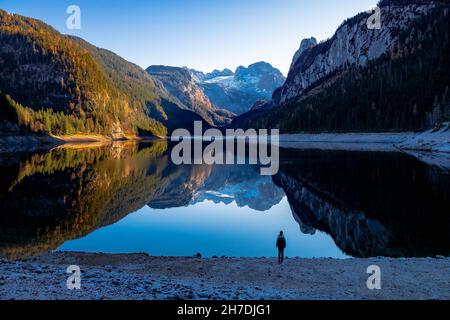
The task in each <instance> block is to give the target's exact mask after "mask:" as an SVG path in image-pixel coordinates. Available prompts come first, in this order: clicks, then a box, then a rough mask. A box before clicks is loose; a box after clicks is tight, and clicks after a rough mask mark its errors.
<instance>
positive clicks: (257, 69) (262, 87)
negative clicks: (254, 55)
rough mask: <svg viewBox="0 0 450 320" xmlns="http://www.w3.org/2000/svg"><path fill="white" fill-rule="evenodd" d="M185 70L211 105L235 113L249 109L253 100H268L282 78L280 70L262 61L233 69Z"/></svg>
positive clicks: (280, 83)
mask: <svg viewBox="0 0 450 320" xmlns="http://www.w3.org/2000/svg"><path fill="white" fill-rule="evenodd" d="M189 71H190V73H191V75H192V77H193V78H194V79H196V81H197V82H198V84H199V86H200V87H202V88H203V90H204V92H205V94H206V96H208V98H209V99H210V100H211V102H212V103H213V105H215V106H216V107H217V108H222V109H226V110H229V111H231V112H233V113H235V114H237V115H240V114H242V113H245V112H247V111H249V110H250V109H251V108H252V107H253V105H254V104H255V103H256V102H257V101H261V100H266V101H267V100H270V99H271V98H272V94H273V92H274V91H275V90H276V89H277V88H279V87H281V86H282V85H283V84H284V81H285V77H284V76H283V74H282V73H281V72H280V71H279V70H278V69H276V68H274V67H272V66H271V65H270V64H269V63H266V62H257V63H255V64H252V65H250V66H248V67H247V68H245V67H243V66H240V67H238V68H237V69H236V71H235V72H232V71H231V70H229V69H225V70H223V71H219V70H214V71H213V72H211V73H208V74H203V73H201V72H198V71H196V70H192V69H191V70H189Z"/></svg>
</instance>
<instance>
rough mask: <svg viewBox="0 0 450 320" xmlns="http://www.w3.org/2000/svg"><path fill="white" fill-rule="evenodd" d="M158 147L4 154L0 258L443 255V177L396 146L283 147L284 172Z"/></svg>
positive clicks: (446, 176)
mask: <svg viewBox="0 0 450 320" xmlns="http://www.w3.org/2000/svg"><path fill="white" fill-rule="evenodd" d="M170 150H171V146H170V145H169V144H168V143H167V142H165V141H157V142H151V143H150V142H148V143H141V144H136V143H130V142H127V143H114V144H113V145H108V146H101V145H100V146H99V145H67V146H65V147H59V148H56V149H52V150H47V151H39V152H24V153H4V154H0V173H1V176H2V180H1V184H0V209H1V215H0V231H1V234H0V256H1V257H7V258H10V259H23V258H26V257H29V256H32V255H39V254H43V253H46V252H50V251H55V250H61V251H83V252H105V253H143V252H144V253H148V254H151V255H156V256H192V255H194V254H196V253H201V254H202V255H203V256H205V257H213V256H218V257H220V256H229V257H274V256H276V254H277V252H276V248H275V241H276V237H277V235H278V232H279V231H280V230H283V231H284V232H285V234H286V237H287V242H288V248H287V250H286V255H287V256H289V257H305V258H319V257H332V258H342V259H343V258H350V257H372V256H390V257H423V256H436V255H444V256H449V252H450V238H449V235H450V232H449V231H450V219H449V217H450V210H449V208H450V173H449V170H448V169H445V168H443V167H440V166H436V165H430V164H427V163H425V162H423V161H420V160H418V159H417V158H416V157H414V156H411V155H408V154H404V153H400V152H393V151H389V152H388V151H377V152H374V151H339V150H320V149H318V148H315V149H308V148H302V149H281V150H280V171H279V172H278V174H277V175H275V176H273V177H270V176H261V175H260V170H259V169H260V168H259V167H258V166H257V165H180V166H177V165H174V164H173V163H172V161H171V159H170Z"/></svg>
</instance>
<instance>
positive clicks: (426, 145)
mask: <svg viewBox="0 0 450 320" xmlns="http://www.w3.org/2000/svg"><path fill="white" fill-rule="evenodd" d="M397 147H398V148H400V149H402V150H414V151H428V152H442V153H450V122H445V123H442V124H440V125H438V126H437V127H436V128H434V129H432V130H428V131H425V132H422V133H418V134H413V135H411V136H409V137H408V138H407V139H405V140H404V141H402V142H401V143H399V144H397Z"/></svg>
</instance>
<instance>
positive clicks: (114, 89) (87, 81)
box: [0, 10, 193, 138]
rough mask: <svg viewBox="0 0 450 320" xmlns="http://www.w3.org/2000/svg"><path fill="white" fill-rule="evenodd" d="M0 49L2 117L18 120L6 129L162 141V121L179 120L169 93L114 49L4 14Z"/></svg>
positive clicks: (164, 130)
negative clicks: (169, 108) (166, 105)
mask: <svg viewBox="0 0 450 320" xmlns="http://www.w3.org/2000/svg"><path fill="white" fill-rule="evenodd" d="M0 43H1V46H0V91H1V92H2V93H1V95H2V98H1V99H0V101H1V103H0V118H1V119H5V118H8V119H16V120H17V122H16V123H9V124H8V125H7V126H6V125H5V124H3V125H2V126H1V127H2V128H4V127H5V126H6V127H9V128H11V127H14V126H18V127H20V130H27V131H30V132H34V133H47V134H54V135H67V134H74V133H96V134H102V135H108V136H111V137H114V138H120V137H123V136H126V135H136V134H138V133H145V134H149V135H165V134H166V133H167V129H166V126H165V125H164V124H163V123H162V122H167V123H169V122H171V121H175V119H170V115H168V114H167V113H166V112H165V111H164V109H163V107H162V104H163V102H167V101H170V96H169V95H168V93H167V92H165V90H164V89H163V88H162V87H160V86H159V85H158V84H157V83H156V82H155V81H154V80H153V79H152V78H151V77H150V76H149V75H147V74H146V73H145V71H144V70H142V69H140V68H139V67H137V66H135V65H133V64H131V63H129V62H127V61H125V60H124V59H122V58H120V57H118V56H117V55H115V54H113V53H111V52H109V51H106V50H103V49H98V48H96V47H94V46H92V45H90V44H88V43H87V42H85V41H83V40H81V39H76V38H72V37H68V36H64V35H61V34H60V33H59V32H57V31H56V30H54V29H53V28H51V27H50V26H48V25H46V24H44V23H42V22H40V21H38V20H35V19H31V18H26V17H22V16H18V15H12V14H9V13H7V12H5V11H1V10H0ZM12 114H14V115H15V116H12ZM192 116H193V115H192ZM16 129H17V128H16Z"/></svg>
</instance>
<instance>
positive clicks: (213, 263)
mask: <svg viewBox="0 0 450 320" xmlns="http://www.w3.org/2000/svg"><path fill="white" fill-rule="evenodd" d="M69 265H78V266H80V268H81V290H79V291H78V290H74V291H71V290H68V289H67V286H66V281H67V277H68V274H67V273H66V269H67V267H68V266H69ZM370 265H378V266H379V267H380V268H381V272H382V289H381V290H374V291H371V290H369V289H368V288H367V285H366V282H367V278H368V276H369V275H368V274H367V273H366V272H367V267H368V266H370ZM0 298H1V299H70V300H73V299H137V300H155V299H156V300H161V299H187V300H195V299H241V300H249V299H289V300H293V299H312V300H316V299H446V300H448V299H450V259H449V258H441V259H434V258H425V259H387V258H373V259H349V260H333V259H309V260H308V259H287V261H286V263H285V264H283V265H281V266H280V265H278V264H277V263H276V261H275V259H250V258H246V259H232V258H213V259H201V258H164V257H150V256H148V255H145V254H133V255H108V254H83V253H53V254H47V255H44V256H42V257H40V258H34V259H31V260H28V261H15V262H8V261H1V262H0Z"/></svg>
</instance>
